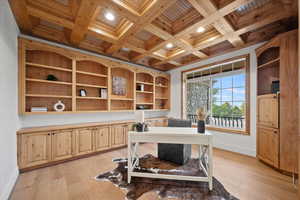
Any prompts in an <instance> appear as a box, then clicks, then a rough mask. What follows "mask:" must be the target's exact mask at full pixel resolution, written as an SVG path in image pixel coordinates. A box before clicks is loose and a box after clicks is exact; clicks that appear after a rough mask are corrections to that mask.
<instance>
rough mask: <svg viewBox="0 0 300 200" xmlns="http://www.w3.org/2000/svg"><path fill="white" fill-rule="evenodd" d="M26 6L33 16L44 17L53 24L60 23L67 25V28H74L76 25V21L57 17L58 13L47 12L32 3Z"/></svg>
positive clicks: (63, 25) (60, 24)
mask: <svg viewBox="0 0 300 200" xmlns="http://www.w3.org/2000/svg"><path fill="white" fill-rule="evenodd" d="M26 8H27V10H28V14H29V15H31V16H34V17H37V18H39V19H43V20H45V21H48V22H51V23H53V24H56V25H59V26H62V27H65V28H69V29H73V27H74V22H72V21H71V20H68V19H65V18H61V17H57V16H56V15H53V14H50V13H49V12H45V11H43V10H40V9H37V8H35V7H32V6H30V5H27V6H26Z"/></svg>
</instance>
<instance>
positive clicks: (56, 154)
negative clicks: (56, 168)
mask: <svg viewBox="0 0 300 200" xmlns="http://www.w3.org/2000/svg"><path fill="white" fill-rule="evenodd" d="M72 132H73V131H72V130H62V131H55V132H53V133H52V149H51V150H52V160H54V161H56V160H63V159H67V158H70V157H72V156H73V155H72V135H73V134H72Z"/></svg>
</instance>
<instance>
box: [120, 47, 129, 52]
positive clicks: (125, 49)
mask: <svg viewBox="0 0 300 200" xmlns="http://www.w3.org/2000/svg"><path fill="white" fill-rule="evenodd" d="M122 50H123V51H126V52H129V51H130V49H129V48H127V47H123V48H122Z"/></svg>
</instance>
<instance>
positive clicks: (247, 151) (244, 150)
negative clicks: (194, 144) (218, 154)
mask: <svg viewBox="0 0 300 200" xmlns="http://www.w3.org/2000/svg"><path fill="white" fill-rule="evenodd" d="M213 146H214V147H216V148H218V149H223V150H226V151H231V152H234V153H239V154H243V155H247V156H251V157H256V151H255V150H252V149H247V148H243V147H240V146H236V145H232V144H225V143H219V142H218V143H217V142H214V144H213Z"/></svg>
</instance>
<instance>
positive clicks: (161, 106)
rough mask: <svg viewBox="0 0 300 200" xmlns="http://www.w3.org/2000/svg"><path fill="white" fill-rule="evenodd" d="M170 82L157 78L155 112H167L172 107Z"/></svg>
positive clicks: (163, 78)
mask: <svg viewBox="0 0 300 200" xmlns="http://www.w3.org/2000/svg"><path fill="white" fill-rule="evenodd" d="M169 96H170V88H169V80H168V79H167V78H165V77H161V76H158V77H156V78H155V110H167V109H169V107H170V100H169V98H170V97H169Z"/></svg>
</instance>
